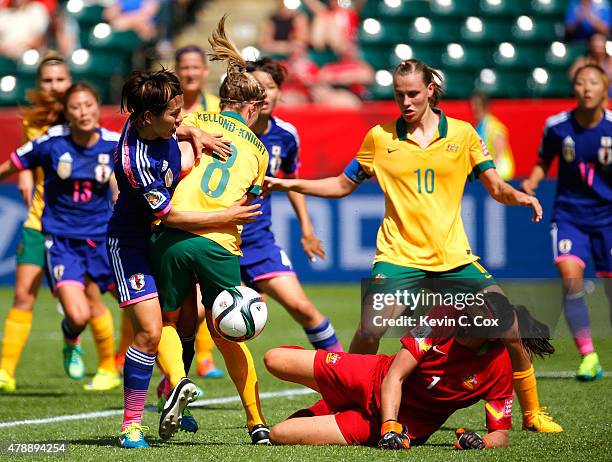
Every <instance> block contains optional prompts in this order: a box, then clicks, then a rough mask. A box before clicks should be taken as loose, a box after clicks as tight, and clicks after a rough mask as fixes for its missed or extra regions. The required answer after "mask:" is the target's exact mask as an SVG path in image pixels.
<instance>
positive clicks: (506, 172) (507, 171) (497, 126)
mask: <svg viewBox="0 0 612 462" xmlns="http://www.w3.org/2000/svg"><path fill="white" fill-rule="evenodd" d="M470 108H471V109H472V116H473V117H474V120H475V122H476V124H475V126H474V128H476V132H478V136H480V139H481V140H483V141H484V143H485V144H486V146H487V150H488V151H489V153H490V154H491V156H493V160H494V161H495V167H496V169H497V173H498V174H499V176H500V177H501V178H502V180H504V181H509V180H511V179H512V177H513V176H514V157H513V156H512V149H511V148H510V142H509V140H508V129H507V128H506V126H505V125H504V124H503V123H502V122H501V121H500V120H499V119H498V118H497V117H495V116H494V115H493V114H491V107H490V101H489V97H488V96H487V95H486V94H485V93H482V92H479V91H476V92H474V93H472V96H471V97H470Z"/></svg>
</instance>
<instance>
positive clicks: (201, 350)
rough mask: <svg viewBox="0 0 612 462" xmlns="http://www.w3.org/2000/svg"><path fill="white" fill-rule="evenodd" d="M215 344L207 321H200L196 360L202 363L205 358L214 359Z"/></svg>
mask: <svg viewBox="0 0 612 462" xmlns="http://www.w3.org/2000/svg"><path fill="white" fill-rule="evenodd" d="M214 345H215V343H214V341H213V339H212V337H211V336H210V332H209V331H208V326H207V325H206V322H202V323H200V328H199V329H198V333H197V334H196V344H195V348H196V361H197V363H198V364H200V363H201V362H202V361H204V360H209V361H212V359H213V357H212V349H213V346H214Z"/></svg>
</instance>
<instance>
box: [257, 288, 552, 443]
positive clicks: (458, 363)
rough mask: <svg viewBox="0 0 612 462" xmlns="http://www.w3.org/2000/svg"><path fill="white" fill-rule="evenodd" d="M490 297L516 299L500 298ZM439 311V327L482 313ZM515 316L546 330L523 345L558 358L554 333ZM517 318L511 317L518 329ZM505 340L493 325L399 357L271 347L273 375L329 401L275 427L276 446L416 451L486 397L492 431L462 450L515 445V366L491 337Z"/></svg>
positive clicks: (434, 340) (410, 346)
mask: <svg viewBox="0 0 612 462" xmlns="http://www.w3.org/2000/svg"><path fill="white" fill-rule="evenodd" d="M490 296H492V297H493V298H495V297H500V298H503V299H505V300H507V299H506V298H505V297H503V296H502V295H500V294H495V293H493V294H490ZM487 303H488V302H487ZM496 303H499V302H498V301H496ZM502 303H503V301H502ZM475 308H478V306H476V307H475ZM437 309H441V310H442V311H441V312H440V313H439V316H437V318H438V319H440V320H442V319H445V318H446V319H448V317H454V318H457V314H459V313H461V317H463V318H465V319H468V318H469V320H470V321H469V322H470V323H473V322H474V320H475V319H476V316H475V315H476V313H477V312H478V311H476V310H473V309H466V310H464V311H461V312H459V311H457V310H456V309H455V308H453V307H436V308H433V309H432V311H430V314H432V312H433V311H434V310H437ZM515 309H516V313H517V318H518V323H519V326H520V329H521V331H524V330H525V329H527V330H528V331H529V334H530V335H534V334H536V333H539V335H540V337H541V338H531V339H529V340H523V341H522V344H523V347H524V348H525V349H526V350H527V351H528V352H529V353H530V354H537V355H543V354H550V353H552V352H553V351H554V348H553V347H552V345H550V343H549V342H548V333H547V331H548V329H547V328H546V327H545V326H543V325H541V324H539V323H538V322H537V321H535V320H534V319H533V318H531V316H530V315H529V313H528V312H527V310H526V309H525V308H524V307H516V308H515V307H512V306H511V308H510V310H508V312H507V313H505V314H506V315H507V314H511V315H512V318H514V313H515V311H514V310H515ZM451 311H454V312H455V313H451ZM434 316H435V315H434ZM498 319H499V318H498ZM513 321H514V320H513V319H510V323H512V322H513ZM464 323H465V320H464ZM453 330H454V329H453ZM487 331H488V332H487ZM499 333H500V332H499V331H497V332H495V331H492V330H489V328H482V327H462V328H459V332H444V333H443V335H442V336H437V335H431V336H428V337H426V338H414V337H413V336H412V335H406V336H404V337H403V338H402V339H401V343H402V348H401V350H400V351H399V353H397V354H396V355H394V356H387V355H357V354H350V353H330V352H326V351H322V350H318V351H307V350H302V349H295V348H275V349H273V350H270V351H268V352H267V353H266V355H265V357H264V362H265V364H266V367H267V368H268V370H269V371H270V372H271V373H272V374H273V375H275V376H276V377H278V378H280V379H282V380H286V381H289V382H294V383H299V384H301V385H305V386H307V387H309V388H311V389H313V390H315V391H317V392H318V393H320V394H321V397H322V398H323V400H322V401H319V402H318V403H316V404H315V405H314V406H312V407H311V408H308V409H304V410H301V411H298V412H296V413H295V414H293V415H292V416H291V417H289V418H288V419H287V420H285V421H284V422H281V423H279V424H277V425H275V426H274V427H272V431H271V433H270V439H271V440H272V443H274V444H342V445H356V444H359V445H370V446H374V445H378V447H380V448H383V449H407V448H409V447H410V445H420V444H423V443H425V441H427V439H428V438H429V437H430V436H431V435H432V434H433V433H434V432H435V431H437V430H438V429H439V428H440V427H441V426H442V425H443V424H444V422H445V421H446V420H447V419H448V417H450V415H451V414H453V413H454V412H455V411H456V410H459V409H462V408H465V407H468V406H471V405H473V404H476V403H477V402H478V401H480V400H481V399H483V400H485V401H486V404H485V413H486V426H487V430H488V433H487V434H486V435H484V436H480V435H479V434H478V433H475V432H468V433H466V432H465V431H462V432H458V433H457V436H458V438H459V440H458V441H457V443H456V446H455V447H456V448H457V449H484V448H494V447H504V446H507V445H508V443H509V440H508V430H509V429H510V428H511V427H512V401H513V392H512V367H511V364H510V358H509V355H508V353H507V351H506V348H505V347H504V344H503V342H501V341H499V340H489V338H487V337H491V338H495V336H496V334H499Z"/></svg>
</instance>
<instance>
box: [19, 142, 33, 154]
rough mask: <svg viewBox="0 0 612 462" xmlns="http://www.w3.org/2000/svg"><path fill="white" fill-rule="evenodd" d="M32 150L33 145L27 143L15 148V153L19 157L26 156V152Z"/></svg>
mask: <svg viewBox="0 0 612 462" xmlns="http://www.w3.org/2000/svg"><path fill="white" fill-rule="evenodd" d="M33 148H34V145H33V144H32V142H31V141H28V142H27V143H26V144H24V145H23V146H21V147H19V148H17V149H16V150H15V152H16V153H17V155H18V156H19V157H21V156H24V155H26V154H27V153H28V152H30V151H32V149H33Z"/></svg>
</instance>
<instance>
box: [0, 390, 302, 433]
mask: <svg viewBox="0 0 612 462" xmlns="http://www.w3.org/2000/svg"><path fill="white" fill-rule="evenodd" d="M310 393H314V391H312V390H310V389H309V388H293V389H290V390H282V391H270V392H266V393H260V394H259V397H260V398H261V399H267V398H286V397H291V396H298V395H307V394H310ZM235 401H240V397H239V396H223V397H220V398H208V399H201V400H198V401H196V402H195V403H193V404H190V405H189V407H204V406H208V405H211V404H225V403H233V402H235ZM121 414H123V409H112V410H108V411H98V412H84V413H81V414H66V415H58V416H55V417H47V418H44V419H28V420H15V421H13V422H0V428H9V427H18V426H20V425H44V424H50V423H57V422H67V421H70V420H86V419H98V418H101V417H112V416H116V415H121Z"/></svg>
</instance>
